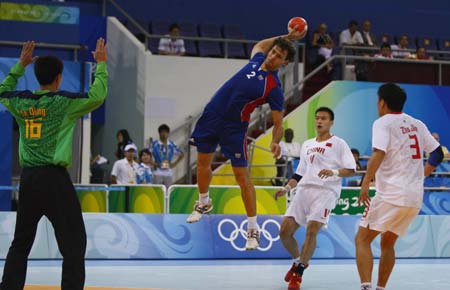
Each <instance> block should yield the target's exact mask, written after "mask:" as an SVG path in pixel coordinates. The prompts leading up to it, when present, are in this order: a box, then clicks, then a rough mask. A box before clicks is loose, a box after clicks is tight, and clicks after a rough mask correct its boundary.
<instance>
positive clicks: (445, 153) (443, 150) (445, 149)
mask: <svg viewBox="0 0 450 290" xmlns="http://www.w3.org/2000/svg"><path fill="white" fill-rule="evenodd" d="M431 135H432V136H433V137H434V139H436V141H438V142H439V139H440V137H439V134H438V133H436V132H434V133H432V134H431ZM439 144H441V143H439ZM441 148H442V152H444V158H450V152H449V151H448V148H447V147H446V146H444V145H441ZM427 157H428V156H427Z"/></svg>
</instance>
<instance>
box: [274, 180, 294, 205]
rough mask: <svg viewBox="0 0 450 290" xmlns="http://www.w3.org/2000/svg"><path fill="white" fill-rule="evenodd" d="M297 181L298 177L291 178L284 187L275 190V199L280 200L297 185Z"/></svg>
mask: <svg viewBox="0 0 450 290" xmlns="http://www.w3.org/2000/svg"><path fill="white" fill-rule="evenodd" d="M297 183H298V182H297V180H296V179H294V178H291V179H289V181H288V183H287V184H286V185H285V186H284V187H283V188H281V189H280V190H278V191H277V192H275V194H274V198H275V200H278V198H279V197H281V196H283V195H285V194H286V193H287V192H288V191H290V190H291V189H292V188H294V187H296V186H297Z"/></svg>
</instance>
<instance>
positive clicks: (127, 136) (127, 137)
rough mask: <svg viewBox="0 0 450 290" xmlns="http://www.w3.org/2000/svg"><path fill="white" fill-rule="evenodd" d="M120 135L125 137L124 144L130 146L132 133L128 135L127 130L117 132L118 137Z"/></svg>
mask: <svg viewBox="0 0 450 290" xmlns="http://www.w3.org/2000/svg"><path fill="white" fill-rule="evenodd" d="M119 134H122V137H123V142H122V143H123V144H128V143H129V141H131V138H130V133H128V130H127V129H120V130H119V131H117V134H116V137H118V136H119Z"/></svg>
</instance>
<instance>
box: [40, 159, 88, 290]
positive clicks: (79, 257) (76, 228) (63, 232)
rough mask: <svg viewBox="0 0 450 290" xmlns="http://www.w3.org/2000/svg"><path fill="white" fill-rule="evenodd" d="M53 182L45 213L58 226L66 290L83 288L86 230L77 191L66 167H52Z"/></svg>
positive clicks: (56, 228) (62, 282) (56, 233)
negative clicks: (54, 177) (54, 175)
mask: <svg viewBox="0 0 450 290" xmlns="http://www.w3.org/2000/svg"><path fill="white" fill-rule="evenodd" d="M52 170H53V171H54V172H55V174H56V176H57V177H58V178H56V179H55V180H53V181H52V187H51V191H50V195H49V198H48V199H47V200H46V202H47V207H46V211H45V215H46V216H47V217H48V219H49V220H50V222H51V223H52V225H53V228H54V229H55V237H56V242H57V243H58V248H59V251H60V252H61V255H62V256H63V264H62V281H61V289H62V290H82V289H83V287H84V281H85V265H84V256H85V253H86V230H85V226H84V221H83V216H82V214H81V206H80V203H79V201H78V198H77V193H76V192H75V189H74V187H73V185H72V182H71V180H70V176H69V173H68V172H67V171H66V170H65V169H63V168H56V167H54V168H52Z"/></svg>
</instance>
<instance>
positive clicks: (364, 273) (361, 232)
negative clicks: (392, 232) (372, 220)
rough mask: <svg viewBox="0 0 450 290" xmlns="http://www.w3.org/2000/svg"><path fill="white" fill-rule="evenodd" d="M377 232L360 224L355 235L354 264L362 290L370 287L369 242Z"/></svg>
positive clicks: (370, 259)
mask: <svg viewBox="0 0 450 290" xmlns="http://www.w3.org/2000/svg"><path fill="white" fill-rule="evenodd" d="M379 234H380V232H378V231H374V230H371V229H369V228H366V227H362V226H360V227H359V229H358V233H357V234H356V237H355V245H356V265H357V267H358V273H359V278H360V280H361V289H362V290H366V289H367V290H369V289H372V286H371V282H372V269H373V255H372V249H371V247H370V244H371V243H372V241H373V240H374V239H375V238H376V237H377V236H378V235H379Z"/></svg>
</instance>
